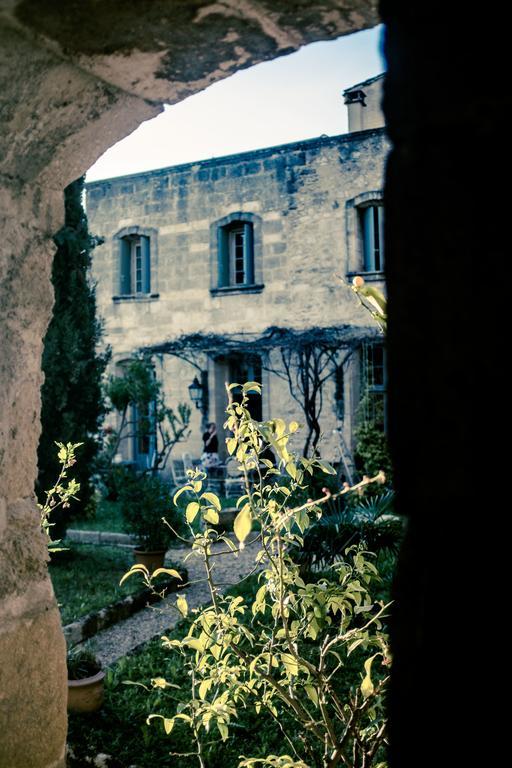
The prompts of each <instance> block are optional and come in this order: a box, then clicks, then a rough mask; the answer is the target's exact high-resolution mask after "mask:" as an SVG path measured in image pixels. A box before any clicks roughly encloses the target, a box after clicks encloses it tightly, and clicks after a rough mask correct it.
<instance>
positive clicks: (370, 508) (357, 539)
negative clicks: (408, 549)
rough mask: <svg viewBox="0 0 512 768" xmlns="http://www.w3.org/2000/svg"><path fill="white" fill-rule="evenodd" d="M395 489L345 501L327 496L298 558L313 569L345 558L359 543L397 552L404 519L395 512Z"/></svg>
mask: <svg viewBox="0 0 512 768" xmlns="http://www.w3.org/2000/svg"><path fill="white" fill-rule="evenodd" d="M394 496H395V493H394V491H392V490H388V491H384V492H382V493H379V494H373V495H370V496H367V497H366V498H363V499H357V500H355V499H354V500H352V501H351V503H350V504H347V503H345V499H344V498H339V497H338V498H337V497H336V495H335V496H334V498H330V499H328V500H327V502H326V504H325V506H324V510H323V514H322V516H321V517H320V518H319V519H318V520H315V521H314V522H313V523H312V524H311V525H310V526H309V528H308V529H307V531H305V533H304V537H303V541H302V543H301V546H300V547H297V550H296V554H295V559H296V561H297V562H298V563H300V564H301V565H303V566H304V567H305V568H306V569H308V570H310V569H311V568H313V567H316V568H325V567H328V566H330V565H332V563H334V562H336V561H337V560H339V559H341V558H343V555H344V553H345V550H346V549H347V547H350V546H353V545H354V544H357V545H358V546H362V547H363V548H364V549H366V550H368V551H370V552H373V553H375V554H379V553H380V552H388V553H391V554H396V553H397V551H398V547H399V544H400V541H401V539H402V535H403V520H402V518H401V517H399V516H398V515H395V514H394V512H393V500H394Z"/></svg>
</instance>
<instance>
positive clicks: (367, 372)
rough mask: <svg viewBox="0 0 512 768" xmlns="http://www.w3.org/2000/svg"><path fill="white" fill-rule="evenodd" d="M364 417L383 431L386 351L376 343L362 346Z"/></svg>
mask: <svg viewBox="0 0 512 768" xmlns="http://www.w3.org/2000/svg"><path fill="white" fill-rule="evenodd" d="M362 353H363V354H362V363H363V383H364V390H365V392H364V397H363V404H364V411H365V413H364V416H365V419H366V420H367V421H374V422H376V423H377V424H378V425H380V426H381V427H382V428H383V429H385V426H386V394H387V379H386V350H385V348H384V345H383V344H380V343H378V342H373V343H367V344H364V345H363V350H362Z"/></svg>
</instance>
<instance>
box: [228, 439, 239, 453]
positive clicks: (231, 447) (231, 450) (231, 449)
mask: <svg viewBox="0 0 512 768" xmlns="http://www.w3.org/2000/svg"><path fill="white" fill-rule="evenodd" d="M236 444H237V439H236V437H228V439H227V440H226V447H227V449H228V453H229V455H230V456H232V455H233V454H234V452H235V451H236Z"/></svg>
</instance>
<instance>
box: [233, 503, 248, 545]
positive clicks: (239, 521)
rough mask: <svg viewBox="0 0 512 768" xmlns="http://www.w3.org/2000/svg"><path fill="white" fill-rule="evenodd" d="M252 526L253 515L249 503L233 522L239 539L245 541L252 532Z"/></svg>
mask: <svg viewBox="0 0 512 768" xmlns="http://www.w3.org/2000/svg"><path fill="white" fill-rule="evenodd" d="M251 528H252V515H251V509H250V507H249V505H248V504H246V505H245V507H243V508H242V509H241V510H240V512H239V513H238V515H237V516H236V517H235V522H234V523H233V530H234V532H235V536H236V537H237V539H238V541H240V542H242V543H243V542H244V541H245V540H246V538H247V536H248V535H249V534H250V532H251Z"/></svg>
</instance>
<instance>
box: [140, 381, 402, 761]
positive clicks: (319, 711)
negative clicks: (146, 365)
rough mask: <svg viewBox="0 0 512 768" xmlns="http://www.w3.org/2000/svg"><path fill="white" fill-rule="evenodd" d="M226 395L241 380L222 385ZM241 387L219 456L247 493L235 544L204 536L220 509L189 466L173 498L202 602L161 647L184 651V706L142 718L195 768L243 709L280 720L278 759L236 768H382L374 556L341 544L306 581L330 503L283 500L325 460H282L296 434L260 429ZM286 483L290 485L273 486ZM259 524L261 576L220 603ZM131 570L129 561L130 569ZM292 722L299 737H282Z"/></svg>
mask: <svg viewBox="0 0 512 768" xmlns="http://www.w3.org/2000/svg"><path fill="white" fill-rule="evenodd" d="M235 387H240V385H230V387H229V388H228V389H229V391H230V392H231V391H232V390H233V388H235ZM240 388H241V391H242V394H241V397H240V398H239V401H238V402H233V401H231V402H230V405H229V406H228V409H227V413H228V419H227V422H226V425H225V426H226V427H227V428H229V429H230V430H231V431H232V433H233V436H232V437H230V438H228V439H227V449H228V452H229V453H230V454H231V455H234V456H235V457H236V459H237V460H238V462H239V464H240V467H241V471H242V472H243V475H244V478H245V487H246V493H245V494H244V495H243V496H242V497H241V498H240V499H239V500H238V504H237V506H238V509H239V512H238V514H237V517H236V519H235V522H234V533H235V536H236V539H237V541H238V544H237V545H235V544H234V543H233V541H232V540H231V539H230V538H229V537H227V536H225V535H222V534H219V533H217V532H216V531H215V529H214V528H213V527H210V526H214V525H216V524H217V522H218V519H219V510H220V501H219V499H218V498H217V496H216V495H215V494H213V493H211V492H209V491H203V482H204V480H205V475H204V474H203V473H201V472H199V471H194V472H192V471H191V472H190V473H189V478H190V480H189V482H188V483H187V484H186V485H185V486H184V487H183V488H181V489H180V490H179V491H178V492H177V493H176V494H175V496H174V501H175V503H177V502H178V501H179V500H180V498H181V499H186V502H185V503H186V506H185V510H184V514H185V519H186V521H187V524H188V525H189V527H190V533H191V534H192V536H193V544H192V555H191V556H193V557H198V558H200V560H201V561H202V563H203V566H204V570H205V580H206V582H207V584H208V587H209V591H210V596H211V600H212V604H211V606H209V607H207V608H205V609H203V610H202V611H200V612H199V613H198V614H197V616H195V617H193V618H192V622H191V625H190V629H189V632H188V634H187V635H186V636H185V637H184V638H183V639H181V640H180V639H176V638H172V637H164V638H162V641H163V643H164V645H165V646H166V647H168V648H169V650H170V651H171V652H176V653H180V654H182V656H183V659H184V664H185V665H186V667H187V668H188V670H189V675H190V681H191V685H192V690H191V697H190V699H189V700H188V701H186V702H180V703H179V705H178V707H177V708H176V710H175V711H174V713H169V712H164V713H161V712H153V713H151V714H150V715H149V716H148V718H147V719H148V722H152V721H153V720H157V721H161V722H162V725H163V729H164V731H165V733H166V734H168V735H169V734H171V733H172V732H173V731H174V729H175V728H181V727H183V726H185V727H187V728H188V729H189V730H190V733H191V736H192V737H193V739H194V741H195V743H196V745H197V746H196V750H195V752H194V753H193V754H194V755H195V758H196V760H197V762H198V764H199V765H200V766H201V768H204V767H205V766H206V765H207V756H208V748H209V744H210V741H211V739H212V738H214V736H213V731H214V729H215V730H216V731H217V732H218V734H219V735H220V738H221V739H222V741H227V740H228V739H229V738H230V735H231V734H232V732H233V729H236V721H237V719H238V717H239V713H240V712H241V710H243V709H244V708H250V709H251V710H253V711H254V712H255V713H256V714H260V713H263V712H265V713H269V714H270V716H271V717H272V718H274V719H275V720H276V722H277V723H278V724H279V727H280V730H281V732H282V736H283V746H284V749H286V752H284V753H283V754H281V755H274V754H270V755H266V756H264V757H260V756H254V757H250V756H249V757H243V758H241V762H240V763H239V765H240V766H242V765H243V766H252V765H258V764H259V765H268V766H272V765H275V766H277V765H282V766H288V765H302V766H322V767H323V768H335V766H337V765H339V764H341V763H343V764H345V765H349V766H352V768H363V767H364V768H370V766H373V768H376V766H377V765H379V766H383V765H384V762H383V760H384V754H383V744H384V742H385V738H386V717H385V712H384V696H385V690H386V684H387V680H388V667H389V664H390V657H389V652H388V645H387V636H386V633H385V631H384V625H383V620H384V618H385V616H386V611H387V607H388V606H387V605H386V604H384V603H382V602H381V603H379V602H375V601H374V600H373V599H372V590H373V588H374V587H375V585H376V583H378V581H379V577H378V573H377V569H376V567H375V565H374V564H373V562H372V555H371V554H369V553H367V552H364V551H363V550H361V549H359V548H351V550H350V551H349V552H347V553H346V554H345V557H344V558H343V560H342V561H340V562H339V563H337V564H336V566H335V567H333V569H332V572H331V574H330V577H329V578H321V579H319V580H317V581H314V580H312V581H310V582H308V583H306V582H305V581H304V580H303V578H302V577H301V574H300V567H299V564H297V563H296V562H295V559H294V551H295V548H296V547H297V545H300V544H301V543H302V541H303V535H304V533H305V532H306V531H307V530H308V528H309V527H310V525H311V524H312V522H313V520H315V519H317V517H318V516H319V515H320V514H321V509H322V507H323V506H324V505H325V504H326V502H327V500H328V499H330V498H331V495H329V494H325V495H324V496H323V497H321V498H320V499H316V500H309V501H306V502H304V503H302V504H300V505H299V506H293V505H292V504H290V503H289V499H290V496H291V495H292V494H293V492H294V491H295V490H297V489H299V488H303V487H304V486H306V485H307V478H308V476H311V474H312V473H313V471H314V470H315V468H316V469H321V470H322V471H323V472H325V473H326V474H334V470H333V469H332V467H330V465H328V464H327V463H326V462H324V461H322V460H321V459H318V458H314V459H312V460H310V459H306V458H297V457H296V456H294V455H292V454H291V453H290V452H289V450H288V447H287V444H288V441H289V438H290V436H291V434H293V432H295V431H296V430H297V428H298V425H297V424H296V423H294V422H292V423H291V424H289V425H286V423H285V422H284V421H283V420H282V419H273V420H272V421H267V422H263V423H259V422H256V421H255V420H253V419H252V418H251V415H250V412H249V409H248V407H247V406H248V402H249V397H248V395H249V393H250V392H255V391H256V392H259V391H260V385H258V384H257V383H255V382H249V383H248V384H245V385H243V386H241V387H240ZM268 445H270V446H271V447H272V450H273V452H274V454H275V455H276V457H277V458H278V466H277V467H275V466H274V464H273V463H272V462H271V461H269V460H267V459H265V458H263V457H262V454H263V452H264V451H265V449H266V447H267V446H268ZM283 474H285V475H286V476H287V477H288V478H289V482H287V483H285V482H283ZM379 479H382V477H381V476H376V477H373V478H365V479H364V480H362V481H361V482H360V483H358V484H357V485H356V486H353V488H343V489H342V490H341V491H339V493H338V496H340V497H341V496H343V495H346V494H348V493H350V492H352V491H354V490H359V489H361V488H364V487H366V486H367V485H369V484H370V483H371V482H376V481H378V480H379ZM198 517H199V518H200V519H201V520H202V522H203V527H202V530H201V531H200V532H198V533H195V534H194V533H193V531H192V528H191V526H192V525H193V523H194V521H195V520H196V518H198ZM255 522H258V524H259V529H260V532H259V533H258V534H255V535H254V537H253V541H256V540H259V541H261V549H260V550H259V552H258V554H257V556H256V562H255V567H256V568H259V569H261V574H260V576H259V579H260V587H259V589H258V591H257V593H256V595H255V597H254V599H253V600H252V602H251V601H247V602H246V601H245V600H244V597H243V596H242V595H239V596H237V597H233V596H232V595H222V592H221V585H219V584H217V583H216V577H215V560H216V558H218V557H234V558H236V557H237V555H238V553H239V552H240V550H241V549H243V548H244V547H245V542H246V541H247V540H248V539H249V537H250V536H251V532H252V530H253V528H254V527H255V526H254V524H255ZM215 544H220V545H221V546H220V549H219V547H214V545H215ZM138 570H140V568H139V569H138V568H137V566H134V568H132V569H131V571H130V572H129V574H130V575H131V573H137V571H138ZM176 607H177V609H178V611H179V612H180V613H181V614H182V616H187V615H188V613H189V611H188V604H187V600H186V597H185V596H184V595H183V594H181V595H180V596H179V597H178V599H177V602H176ZM353 663H356V664H357V665H358V668H359V670H360V672H359V682H358V684H357V685H355V686H353V685H352V686H349V685H347V680H346V676H345V675H344V669H345V667H348V666H350V665H352V664H353ZM153 685H156V686H157V687H161V688H162V689H165V688H166V687H167V686H168V685H171V682H170V681H167V680H166V679H165V678H164V677H158V678H154V679H153ZM290 718H291V720H292V721H293V722H294V724H295V729H294V733H295V734H296V733H299V734H300V736H299V738H298V739H297V738H293V734H292V733H291V732H289V731H288V730H287V728H286V725H285V724H286V723H287V722H289V719H290ZM189 754H190V753H189Z"/></svg>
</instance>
